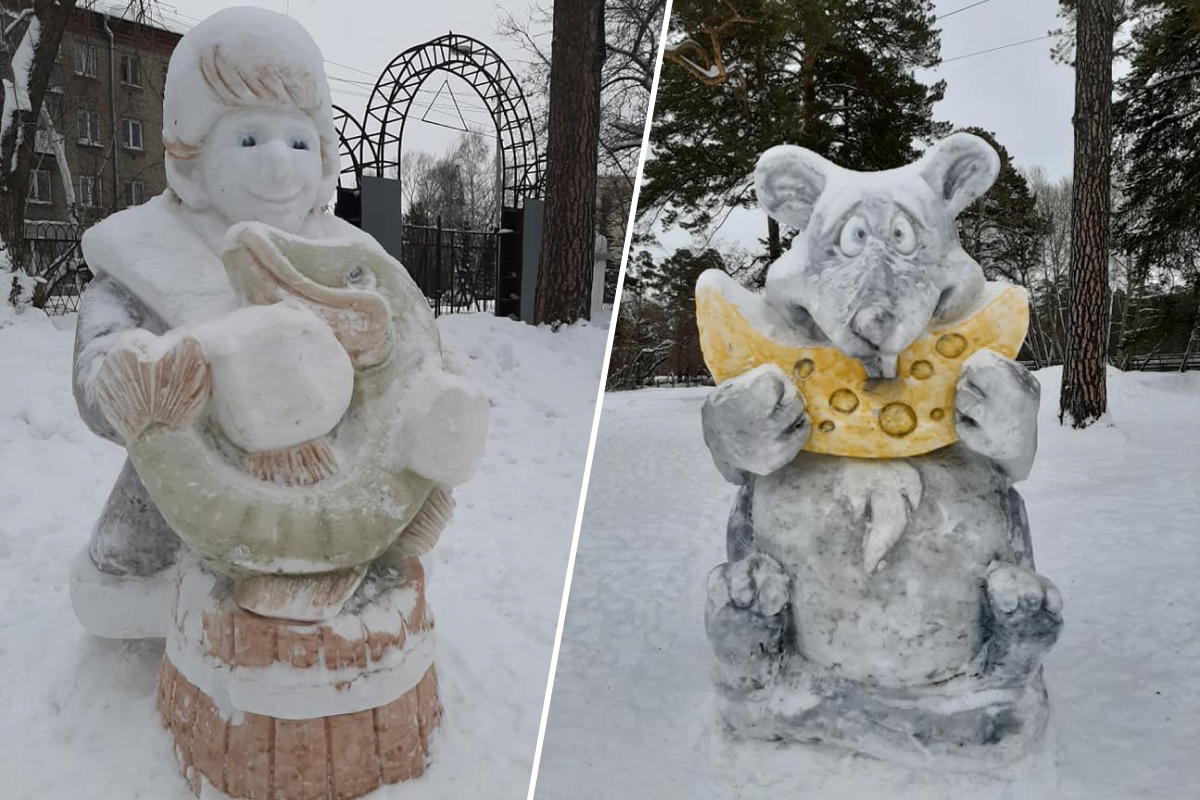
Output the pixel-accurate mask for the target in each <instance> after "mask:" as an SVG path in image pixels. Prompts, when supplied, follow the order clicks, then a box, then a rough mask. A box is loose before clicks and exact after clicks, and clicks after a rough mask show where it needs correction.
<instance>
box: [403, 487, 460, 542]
mask: <svg viewBox="0 0 1200 800" xmlns="http://www.w3.org/2000/svg"><path fill="white" fill-rule="evenodd" d="M453 514H454V495H452V494H451V493H450V490H449V489H443V488H441V487H440V486H439V487H435V488H434V490H433V491H432V492H430V493H429V497H428V498H426V500H425V504H424V505H422V506H421V510H420V511H418V512H417V515H416V516H415V517H413V520H412V522H410V523H408V526H407V527H405V529H404V530H403V531H402V532H401V533H400V536H399V537H397V539H396V542H395V544H393V545H392V548H393V550H394V552H395V553H396V554H397V555H400V556H419V555H424V554H425V553H427V552H429V551H430V550H432V549H433V546H434V545H435V544H437V541H438V539H439V538H440V537H441V535H442V531H444V530H445V529H446V526H447V525H448V524H449V523H450V517H451V516H453Z"/></svg>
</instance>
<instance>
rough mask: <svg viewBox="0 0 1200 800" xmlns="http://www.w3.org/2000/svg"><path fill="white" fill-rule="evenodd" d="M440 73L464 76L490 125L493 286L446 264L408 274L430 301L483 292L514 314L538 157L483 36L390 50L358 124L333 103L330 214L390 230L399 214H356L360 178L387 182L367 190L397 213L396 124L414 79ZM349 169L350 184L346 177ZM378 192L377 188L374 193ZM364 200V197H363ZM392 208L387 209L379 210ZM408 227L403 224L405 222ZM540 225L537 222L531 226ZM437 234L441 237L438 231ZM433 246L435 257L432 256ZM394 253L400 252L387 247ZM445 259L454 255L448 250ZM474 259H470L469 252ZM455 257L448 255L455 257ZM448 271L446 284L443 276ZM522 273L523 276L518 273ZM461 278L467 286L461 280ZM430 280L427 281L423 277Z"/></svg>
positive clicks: (539, 188)
mask: <svg viewBox="0 0 1200 800" xmlns="http://www.w3.org/2000/svg"><path fill="white" fill-rule="evenodd" d="M438 71H441V72H448V73H450V74H451V75H456V76H458V77H459V78H461V79H462V80H464V81H466V82H467V83H468V84H469V85H470V86H471V88H473V89H474V90H475V92H476V94H478V95H479V98H480V99H481V100H482V101H483V103H484V105H485V107H486V108H487V109H488V112H489V113H490V114H491V117H492V120H493V122H494V123H495V126H496V137H497V139H498V152H497V155H498V157H499V161H500V168H499V179H500V187H499V188H500V201H501V213H500V217H501V218H500V220H497V222H498V223H499V224H500V225H501V227H500V228H499V229H498V230H497V231H495V232H494V233H493V234H491V235H493V236H494V237H495V238H497V239H498V240H499V241H498V243H497V244H498V246H495V247H493V248H492V250H494V252H495V253H496V257H495V275H494V281H491V283H493V287H494V292H492V291H481V290H480V288H479V285H480V280H479V276H478V275H474V276H470V277H466V278H464V277H463V274H462V270H461V269H460V268H459V267H458V266H450V267H449V268H448V269H441V268H435V269H421V270H419V273H418V274H416V275H414V277H415V278H417V280H418V283H419V284H420V285H421V288H422V290H423V291H425V293H426V295H427V296H429V297H430V298H431V299H434V300H435V306H438V307H440V306H441V304H442V302H441V300H440V298H441V297H442V295H443V294H448V295H449V296H450V298H452V299H451V301H450V303H449V305H450V307H457V306H458V300H460V299H464V298H466V299H469V302H470V303H475V304H476V305H478V301H479V300H480V299H481V294H486V295H489V296H488V297H486V299H488V300H491V299H494V300H495V312H496V314H497V315H498V316H521V294H522V284H523V283H524V284H525V285H528V283H529V280H528V277H529V276H528V275H527V274H526V273H527V272H535V271H536V268H537V267H536V260H535V261H534V263H532V264H531V263H529V259H528V258H525V257H523V254H524V253H525V252H526V250H527V248H524V247H523V244H522V233H523V231H524V230H525V228H526V224H525V216H526V213H528V212H532V213H540V211H541V204H540V203H535V204H531V206H530V208H529V209H527V208H526V206H525V201H526V200H527V199H531V198H538V197H541V195H542V192H543V180H544V168H545V157H544V155H543V154H542V153H540V152H539V150H538V143H537V134H536V131H535V130H534V126H533V121H532V119H531V118H530V114H529V106H528V104H527V103H526V101H525V95H524V94H523V93H522V91H521V86H520V84H519V83H518V82H517V78H516V76H515V75H513V72H512V70H511V69H509V67H508V65H507V64H506V63H504V59H502V58H500V56H499V55H498V54H497V53H496V52H495V51H494V50H492V49H491V48H490V47H488V46H487V45H486V44H484V43H483V42H480V41H479V40H477V39H473V38H471V37H469V36H462V35H459V34H455V33H448V34H446V35H445V36H439V37H438V38H436V39H433V40H431V41H429V42H426V43H424V44H421V45H417V46H415V47H410V48H409V49H407V50H405V51H404V52H403V53H401V54H400V55H398V56H396V58H395V59H393V60H392V62H391V63H390V64H388V66H387V67H386V68H385V69H384V71H383V74H382V75H380V78H379V81H378V82H377V83H376V85H375V88H374V90H373V91H372V92H371V98H370V100H369V101H368V103H367V109H366V113H365V116H364V121H363V124H360V123H359V122H358V121H357V120H356V119H354V118H353V117H352V116H351V115H350V114H349V113H347V112H346V111H345V110H344V109H340V108H336V107H335V109H334V112H335V114H336V120H337V125H338V136H339V138H340V142H339V146H340V153H341V157H342V175H343V176H346V180H344V181H342V182H340V183H339V186H338V197H337V205H336V207H335V208H336V212H337V214H338V216H340V217H342V218H343V219H345V220H347V221H349V222H352V223H354V224H356V225H360V226H363V227H364V228H371V227H372V226H373V225H380V224H387V225H388V227H391V228H392V229H393V230H394V229H395V227H396V225H397V224H398V223H399V222H400V220H398V219H396V220H394V221H392V220H390V219H389V220H387V221H386V223H385V222H383V221H382V220H383V217H381V216H380V215H379V214H377V213H376V214H372V213H370V212H368V214H367V215H366V218H367V221H366V222H364V214H363V203H364V201H363V183H364V180H363V179H364V177H365V178H367V179H382V180H386V181H387V182H388V183H389V184H392V186H391V187H390V188H387V189H386V190H383V189H382V187H378V188H377V189H376V188H373V190H372V191H371V192H369V193H368V197H369V198H370V197H378V196H380V195H381V194H386V195H387V196H388V197H394V198H396V201H397V202H395V203H390V202H389V203H388V205H389V206H392V205H394V206H395V212H394V213H395V216H396V217H398V216H399V202H398V201H399V198H400V178H399V175H400V159H401V141H402V140H403V137H404V126H405V124H406V123H407V121H408V116H409V108H410V107H411V106H412V103H413V101H414V99H415V98H416V95H417V92H418V91H419V90H420V88H421V86H422V84H424V83H425V81H426V80H427V79H428V78H429V77H430V76H431V75H432V74H433V73H435V72H438ZM351 176H353V185H351V180H350V177H351ZM376 191H378V194H377V193H376ZM367 202H368V203H370V202H371V200H370V199H368V201H367ZM390 214H392V211H391V210H390V208H389V209H388V210H387V215H390ZM405 227H408V226H405ZM538 228H539V229H540V225H539V226H538ZM370 232H371V233H373V234H381V235H377V238H380V239H381V241H382V242H383V243H384V245H385V247H386V246H387V244H388V239H389V238H394V237H389V236H387V234H386V232H385V231H378V232H377V231H375V230H370ZM413 233H414V236H409V235H408V232H406V233H405V235H404V236H403V240H404V241H405V242H413V241H415V239H417V238H420V239H421V240H422V242H425V241H428V236H427V235H425V234H421V235H420V236H417V235H415V232H413ZM438 241H443V238H442V237H440V236H439V237H438ZM440 251H441V248H440V247H439V256H438V257H437V258H438V261H439V263H440V259H441V256H440ZM393 255H396V256H397V257H400V256H402V254H401V253H398V252H394V253H393ZM451 260H452V261H454V259H453V255H452V254H451ZM476 260H477V259H476ZM461 262H462V260H461V259H460V260H457V261H455V264H458V263H461ZM447 277H448V279H449V284H445V283H444V280H445V279H446V278H447ZM523 277H524V278H525V280H523ZM464 279H465V280H467V281H468V282H469V284H470V286H469V287H467V286H465V285H463V280H464ZM431 281H432V282H433V283H431Z"/></svg>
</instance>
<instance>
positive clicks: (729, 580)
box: [704, 552, 790, 676]
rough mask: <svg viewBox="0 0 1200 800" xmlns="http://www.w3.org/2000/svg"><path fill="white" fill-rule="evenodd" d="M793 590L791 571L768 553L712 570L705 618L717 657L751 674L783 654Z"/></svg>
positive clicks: (744, 673) (759, 670)
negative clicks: (790, 596) (791, 589)
mask: <svg viewBox="0 0 1200 800" xmlns="http://www.w3.org/2000/svg"><path fill="white" fill-rule="evenodd" d="M789 588H790V579H789V578H788V574H787V572H785V571H784V569H783V567H781V566H780V565H779V562H777V561H775V559H773V558H771V557H770V556H768V555H766V554H765V553H759V552H754V553H751V554H750V555H749V556H748V557H746V558H744V559H742V560H741V561H734V562H730V563H726V564H722V565H721V566H719V567H717V568H716V569H714V570H713V571H712V572H711V573H709V576H708V603H707V605H706V608H705V614H704V622H705V628H706V629H707V631H708V639H709V642H710V643H711V644H712V647H713V651H714V652H715V653H716V656H717V659H718V661H720V662H721V663H722V664H724V665H726V666H728V667H731V668H733V669H734V671H736V672H738V673H740V674H742V675H744V676H750V675H753V674H757V673H760V672H761V671H762V668H763V666H764V663H765V662H770V661H772V660H773V659H775V658H776V657H777V656H779V655H780V654H781V653H782V651H783V639H784V633H785V631H786V628H787V620H788V615H787V604H788V598H789Z"/></svg>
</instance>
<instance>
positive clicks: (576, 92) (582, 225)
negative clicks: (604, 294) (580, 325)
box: [535, 0, 604, 323]
mask: <svg viewBox="0 0 1200 800" xmlns="http://www.w3.org/2000/svg"><path fill="white" fill-rule="evenodd" d="M603 64H604V0H557V2H555V4H554V39H553V43H552V44H551V49H550V117H549V124H548V127H547V138H548V139H549V142H548V147H547V153H548V163H547V168H546V221H545V225H544V226H543V229H544V230H545V233H544V235H543V237H542V254H541V267H540V268H539V270H540V271H539V273H538V285H537V298H536V303H535V317H536V319H537V321H538V322H549V323H571V322H575V321H576V320H578V319H581V318H584V317H587V316H588V315H589V314H590V311H591V308H590V306H591V303H590V299H591V285H592V250H593V246H594V242H595V215H596V171H597V162H596V159H597V155H598V148H599V142H600V70H601V67H602V66H603Z"/></svg>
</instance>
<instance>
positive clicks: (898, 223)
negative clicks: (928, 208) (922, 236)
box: [892, 214, 917, 255]
mask: <svg viewBox="0 0 1200 800" xmlns="http://www.w3.org/2000/svg"><path fill="white" fill-rule="evenodd" d="M892 247H894V248H896V250H897V251H898V252H899V253H900V254H901V255H908V254H909V253H911V252H912V251H913V250H916V249H917V234H916V232H915V231H913V226H912V223H911V222H909V221H908V217H906V216H904V215H903V214H897V215H896V218H895V219H893V220H892Z"/></svg>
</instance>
